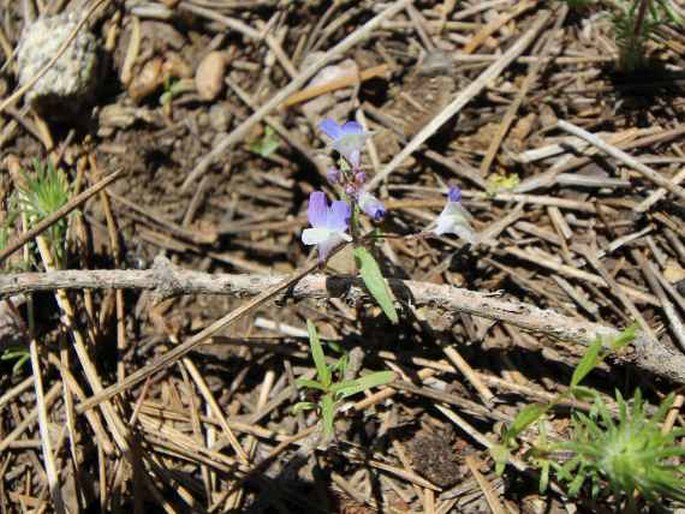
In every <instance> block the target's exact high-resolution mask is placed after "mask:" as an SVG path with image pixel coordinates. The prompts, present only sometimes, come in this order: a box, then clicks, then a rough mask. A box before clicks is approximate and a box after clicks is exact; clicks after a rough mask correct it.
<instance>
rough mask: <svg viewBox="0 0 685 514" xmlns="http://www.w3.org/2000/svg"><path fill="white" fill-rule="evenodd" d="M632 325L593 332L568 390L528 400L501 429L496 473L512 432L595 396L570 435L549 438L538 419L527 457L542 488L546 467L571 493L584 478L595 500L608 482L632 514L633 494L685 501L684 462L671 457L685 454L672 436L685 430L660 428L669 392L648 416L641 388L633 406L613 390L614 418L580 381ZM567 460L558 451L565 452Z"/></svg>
mask: <svg viewBox="0 0 685 514" xmlns="http://www.w3.org/2000/svg"><path fill="white" fill-rule="evenodd" d="M636 330H637V327H636V325H632V326H631V327H628V328H627V329H626V330H624V331H623V332H621V333H619V334H618V335H617V336H616V337H614V338H612V339H611V340H610V341H608V342H603V341H602V340H601V338H599V337H598V338H597V339H596V340H595V341H594V342H593V343H592V344H591V345H590V346H589V347H588V349H587V351H586V352H585V355H584V356H583V358H582V359H581V360H580V362H579V363H578V365H577V366H576V369H575V370H574V372H573V375H572V377H571V384H570V386H569V388H568V390H567V391H566V392H565V393H563V394H560V395H558V396H557V397H556V398H555V399H554V400H553V401H551V402H549V403H547V404H530V405H526V406H525V407H524V408H523V409H521V410H520V411H519V413H518V414H517V415H516V417H515V418H514V421H513V422H512V424H511V425H510V426H509V427H507V428H506V430H505V431H504V435H503V442H502V444H498V445H495V446H494V447H493V448H492V449H491V455H492V457H493V459H494V460H495V466H496V471H497V472H498V473H500V474H501V473H502V472H503V471H504V467H505V465H506V463H507V461H508V459H509V456H510V451H511V449H514V448H516V447H517V446H518V443H517V437H518V436H519V435H520V434H521V433H522V432H523V431H524V430H526V429H527V428H528V427H530V426H531V425H532V424H534V423H536V422H538V421H540V420H541V419H542V418H543V417H544V416H545V414H546V413H547V412H549V411H550V409H552V407H554V405H556V404H557V403H558V402H559V401H560V400H562V399H564V398H588V397H589V398H593V399H594V402H593V407H592V409H591V411H590V413H589V414H584V413H582V412H580V411H577V410H575V411H574V412H573V413H572V416H571V430H570V433H569V436H568V440H567V441H563V442H550V441H548V439H547V434H546V431H545V423H543V422H540V423H538V426H539V435H538V438H537V441H536V442H535V443H534V444H533V448H532V449H531V451H529V452H528V457H529V458H530V461H531V463H532V464H533V465H535V466H537V467H538V468H540V490H541V492H544V490H545V489H546V488H547V484H548V481H549V476H550V472H554V474H555V476H556V477H557V478H558V480H559V481H560V482H561V483H565V484H567V486H568V493H569V495H571V496H575V495H577V494H579V493H580V491H581V490H582V488H583V486H584V485H585V484H589V487H590V495H591V496H592V497H593V498H596V497H598V496H600V495H602V494H603V492H604V491H606V490H607V488H606V487H604V486H605V485H607V484H608V486H609V489H610V491H611V492H612V493H613V495H614V498H615V500H616V501H625V503H626V510H627V511H629V512H636V508H637V506H636V498H637V496H636V495H639V497H642V498H643V499H644V500H645V501H647V502H650V503H658V502H660V501H662V500H664V499H670V500H676V501H680V502H685V465H682V464H677V463H673V462H672V459H673V458H676V457H682V456H685V448H683V447H681V446H680V445H679V444H678V441H677V439H678V438H680V437H682V436H683V435H685V429H678V430H673V431H670V432H669V433H662V432H661V426H660V425H661V422H662V421H663V419H664V417H665V416H666V413H667V412H668V409H669V408H670V406H671V404H672V402H673V397H672V396H670V397H668V398H666V399H665V400H664V401H663V402H662V403H661V405H660V407H659V409H658V410H657V412H656V413H655V414H653V415H651V416H650V415H649V414H647V412H646V411H645V404H644V401H643V399H642V394H641V392H640V391H639V389H638V390H637V391H636V392H635V395H634V397H633V400H632V405H629V404H628V402H626V401H625V400H624V399H623V397H622V396H621V394H620V393H619V392H618V391H617V392H616V402H617V404H618V409H619V412H618V419H614V417H613V416H612V413H611V411H610V410H609V408H608V406H607V404H606V403H605V401H604V400H603V399H602V397H601V396H600V395H599V393H598V392H597V391H596V390H595V389H592V388H590V387H585V386H581V385H580V383H581V382H582V381H583V380H584V379H585V377H587V375H588V374H589V373H590V372H591V371H592V370H593V369H595V368H596V367H597V366H599V365H600V364H601V363H602V362H603V361H604V359H605V358H606V357H607V356H608V355H610V354H611V353H612V352H615V351H618V350H620V349H621V348H623V347H624V346H625V345H626V344H628V343H629V342H630V341H632V340H633V339H634V338H635V336H636ZM569 454H570V458H568V459H567V460H566V461H564V462H557V460H555V456H557V455H569Z"/></svg>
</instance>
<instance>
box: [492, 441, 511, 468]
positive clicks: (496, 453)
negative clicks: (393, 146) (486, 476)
mask: <svg viewBox="0 0 685 514" xmlns="http://www.w3.org/2000/svg"><path fill="white" fill-rule="evenodd" d="M488 451H489V452H490V456H491V457H492V460H494V461H495V473H496V474H497V476H502V473H504V468H505V467H506V465H507V462H509V456H510V453H509V449H508V448H507V447H506V446H504V445H502V444H495V445H492V446H491V447H490V448H489V450H488Z"/></svg>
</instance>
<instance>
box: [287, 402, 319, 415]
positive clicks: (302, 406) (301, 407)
mask: <svg viewBox="0 0 685 514" xmlns="http://www.w3.org/2000/svg"><path fill="white" fill-rule="evenodd" d="M315 408H316V404H315V403H312V402H297V403H296V404H295V405H293V406H292V408H291V409H290V411H291V412H292V413H293V414H297V413H298V412H302V411H306V410H312V409H315Z"/></svg>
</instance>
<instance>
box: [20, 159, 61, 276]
mask: <svg viewBox="0 0 685 514" xmlns="http://www.w3.org/2000/svg"><path fill="white" fill-rule="evenodd" d="M33 167H34V173H33V174H29V173H24V175H23V176H24V184H23V185H22V186H20V187H19V189H18V191H17V207H18V209H19V211H20V212H23V213H24V214H25V215H26V218H27V221H28V223H29V226H31V225H35V224H36V223H38V222H39V221H40V220H42V219H44V218H46V217H47V216H49V215H50V214H52V213H53V212H55V211H56V210H58V209H59V208H60V207H62V206H63V205H65V204H66V203H67V202H68V201H69V197H70V193H69V185H68V183H67V179H66V176H65V175H64V173H62V172H61V171H60V170H58V169H56V168H55V167H54V166H53V165H52V163H51V162H49V161H48V163H47V164H42V163H41V162H40V161H38V160H35V161H34V164H33ZM66 230H67V220H66V218H63V219H61V220H59V221H58V222H57V223H55V224H53V225H52V226H51V227H50V228H48V229H47V230H46V231H45V233H44V234H45V237H46V239H47V241H48V242H49V243H50V246H51V249H52V251H53V253H54V257H55V260H56V261H57V263H58V264H60V265H63V264H64V260H65V250H66V247H65V239H66V237H65V236H66Z"/></svg>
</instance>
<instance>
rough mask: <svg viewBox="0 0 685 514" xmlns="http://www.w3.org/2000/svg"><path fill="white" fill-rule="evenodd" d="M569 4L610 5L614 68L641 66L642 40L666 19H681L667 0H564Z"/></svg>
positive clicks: (633, 69) (627, 70) (628, 69)
mask: <svg viewBox="0 0 685 514" xmlns="http://www.w3.org/2000/svg"><path fill="white" fill-rule="evenodd" d="M566 3H567V4H569V6H570V7H571V8H575V9H581V8H584V7H587V6H588V5H591V4H604V5H606V7H608V8H609V9H611V11H612V14H611V21H612V25H613V28H614V34H615V37H616V45H617V46H618V50H619V59H618V69H619V70H620V71H622V72H624V73H634V72H636V71H638V70H640V69H642V68H644V67H645V64H646V62H647V60H646V57H645V43H646V42H647V41H648V40H649V39H651V38H652V37H654V33H655V30H656V29H657V28H658V27H659V26H660V25H662V24H665V23H667V22H674V23H680V22H681V19H680V16H679V15H678V13H677V12H675V10H674V9H673V7H672V6H671V5H670V2H669V0H566Z"/></svg>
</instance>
